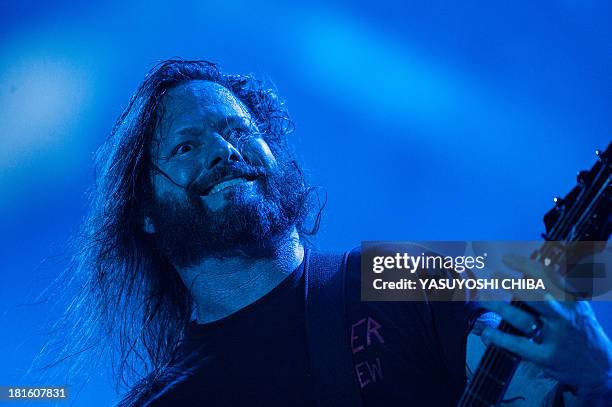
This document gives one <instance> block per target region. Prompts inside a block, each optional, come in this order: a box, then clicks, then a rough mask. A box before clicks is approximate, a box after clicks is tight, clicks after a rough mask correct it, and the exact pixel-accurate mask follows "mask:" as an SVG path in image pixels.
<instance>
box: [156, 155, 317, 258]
mask: <svg viewBox="0 0 612 407" xmlns="http://www.w3.org/2000/svg"><path fill="white" fill-rule="evenodd" d="M255 182H256V183H257V185H256V188H255V189H256V191H257V193H256V194H254V195H249V196H245V194H244V193H242V192H241V191H240V190H239V189H237V190H235V191H228V192H227V193H226V200H227V203H226V205H225V206H224V208H223V209H221V210H219V211H216V212H212V211H211V210H210V209H209V208H208V207H207V206H206V205H205V204H204V203H203V202H202V201H201V199H200V197H199V195H192V194H190V195H189V199H188V201H180V202H179V201H176V200H159V199H158V200H157V202H156V203H155V204H154V205H153V208H151V209H152V218H153V220H154V222H155V226H156V233H155V235H154V236H155V240H156V245H157V247H158V249H159V250H161V252H162V253H163V254H164V256H165V257H166V259H167V260H168V261H169V262H171V263H172V264H174V265H175V266H177V267H189V266H193V265H195V264H197V263H198V262H199V261H200V260H201V259H202V258H203V257H206V256H212V257H227V256H230V255H232V254H234V253H236V252H238V251H239V252H241V253H243V254H247V255H249V256H251V257H266V256H268V255H270V254H271V251H273V250H274V247H275V243H276V240H277V239H278V238H279V237H282V236H286V235H287V234H288V233H290V231H291V229H292V228H293V227H294V226H296V223H297V222H299V221H300V220H301V219H302V217H303V215H304V214H305V211H306V208H305V207H304V204H305V201H306V200H305V195H306V190H305V186H304V182H303V179H302V176H301V174H300V173H299V171H298V169H297V167H296V166H295V165H294V164H293V162H289V163H285V164H283V165H279V166H278V167H277V169H276V170H266V171H265V173H264V174H263V176H261V177H259V178H258V179H257V180H256V181H255Z"/></svg>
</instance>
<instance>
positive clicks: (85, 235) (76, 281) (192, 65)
mask: <svg viewBox="0 0 612 407" xmlns="http://www.w3.org/2000/svg"><path fill="white" fill-rule="evenodd" d="M190 80H207V81H212V82H215V83H218V84H220V85H222V86H224V87H226V88H227V89H229V90H230V91H232V92H233V93H234V94H235V95H236V97H237V98H239V99H240V100H241V101H242V102H243V103H244V104H245V105H246V107H247V108H248V109H249V110H250V113H251V115H252V117H253V118H254V119H255V120H256V124H257V126H258V128H259V131H260V132H261V133H262V134H263V137H264V138H265V139H266V141H267V142H268V144H269V145H270V148H271V149H272V151H273V152H282V153H283V154H287V151H288V146H287V144H286V136H287V135H288V134H289V133H290V132H291V131H292V130H293V123H292V121H291V119H290V117H289V114H288V112H287V109H286V107H285V105H284V103H283V101H282V100H281V99H280V98H279V97H278V96H277V93H276V91H275V89H274V88H273V87H272V86H271V85H269V84H267V83H264V82H262V81H260V80H257V79H255V78H254V77H252V76H247V75H228V74H224V73H222V72H221V70H220V69H219V67H218V66H217V65H216V64H214V63H210V62H207V61H186V60H182V59H172V60H168V61H164V62H162V63H160V64H158V65H157V66H155V67H154V68H153V69H152V70H151V71H150V72H149V73H148V74H147V76H146V77H145V80H144V82H143V83H142V85H141V86H140V87H139V88H138V90H137V91H136V92H135V94H134V95H133V96H132V98H131V100H130V102H129V104H128V106H127V107H126V108H125V110H124V111H123V113H122V114H121V116H120V117H119V119H118V120H117V122H116V123H115V125H114V126H113V128H112V131H111V133H110V135H109V137H108V138H107V140H106V141H105V142H104V144H103V145H102V146H101V147H100V148H99V150H98V151H97V152H96V154H95V169H96V174H95V184H94V185H93V188H92V190H91V192H90V202H89V205H90V210H89V214H88V216H87V218H86V219H85V221H84V222H83V226H82V230H81V231H80V233H79V235H78V236H77V237H76V239H75V240H74V249H75V255H74V257H73V261H72V266H71V267H70V268H68V269H67V270H66V272H65V273H64V274H63V275H62V276H61V277H60V278H59V279H58V283H59V284H60V285H61V286H62V287H58V288H60V289H62V290H64V289H66V286H72V287H75V288H76V296H74V297H72V299H71V301H70V302H69V304H68V306H67V310H66V312H65V315H64V318H63V319H62V320H61V321H60V322H59V323H58V326H57V327H58V328H63V329H62V332H63V335H65V336H66V337H67V338H68V342H67V344H66V345H65V346H62V347H61V349H60V351H59V358H57V359H56V362H57V361H61V360H64V359H70V360H71V361H72V362H73V363H71V366H72V368H71V373H72V374H78V373H79V372H80V370H79V369H82V367H83V366H82V363H79V362H82V361H84V360H90V359H89V358H86V356H85V354H86V353H88V352H85V351H86V350H93V349H97V353H96V354H97V355H98V357H99V358H100V357H102V356H103V355H106V354H107V353H106V352H110V356H111V357H112V360H113V369H114V373H115V377H116V379H117V384H118V385H122V384H123V385H126V386H128V387H132V388H133V391H132V393H133V394H137V393H138V388H137V387H138V385H137V386H135V387H134V386H133V383H134V381H135V380H137V379H142V377H155V376H156V375H158V374H160V372H162V371H163V369H164V368H165V367H166V366H167V365H168V363H169V362H170V360H171V358H172V355H173V353H174V352H175V351H176V350H177V347H178V345H179V342H180V340H181V339H182V337H183V335H184V332H185V329H186V327H187V325H188V323H189V321H190V319H191V317H192V311H193V308H192V298H191V296H190V294H189V292H188V290H187V289H186V287H185V286H184V284H183V282H182V280H181V279H180V277H179V276H178V273H176V272H175V271H174V269H173V268H172V266H171V265H170V264H169V263H168V262H167V261H166V260H165V259H164V258H162V257H161V256H160V255H159V254H158V253H157V252H156V251H155V250H154V249H153V248H152V247H151V245H150V243H149V240H147V239H146V236H145V234H144V233H143V231H142V227H141V220H142V210H143V202H145V201H146V199H147V198H148V193H147V185H148V184H149V182H150V173H149V171H150V166H149V165H148V164H149V157H148V150H149V149H148V145H149V143H150V142H151V139H152V135H153V132H154V129H155V126H156V125H157V122H158V120H159V116H160V113H159V111H160V102H161V99H162V97H163V96H164V94H165V93H166V92H167V91H168V90H169V89H170V88H172V87H175V86H177V85H178V84H180V83H183V82H186V81H190ZM294 164H295V161H294ZM295 165H296V167H297V164H295ZM298 171H299V168H298ZM306 190H308V188H307V189H306ZM305 201H306V197H304V202H305ZM305 205H306V204H305ZM305 212H307V211H305ZM305 218H306V217H305V216H303V217H301V218H300V219H296V224H297V227H298V231H299V232H300V235H301V236H302V237H303V236H305V235H309V234H313V233H315V232H316V229H317V228H318V223H319V219H320V212H319V213H318V214H317V216H316V219H315V221H314V226H313V227H312V228H311V229H310V230H305V227H304V223H305ZM309 223H310V222H309ZM66 329H67V330H66ZM54 363H55V362H54ZM88 368H90V367H89V366H88ZM140 383H142V381H141V382H140ZM141 386H142V384H141Z"/></svg>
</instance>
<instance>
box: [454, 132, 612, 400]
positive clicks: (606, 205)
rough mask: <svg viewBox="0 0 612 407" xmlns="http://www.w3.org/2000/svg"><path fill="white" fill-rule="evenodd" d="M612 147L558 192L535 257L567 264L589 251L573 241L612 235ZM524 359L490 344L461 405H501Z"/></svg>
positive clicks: (503, 324) (511, 329)
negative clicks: (570, 186) (571, 184)
mask: <svg viewBox="0 0 612 407" xmlns="http://www.w3.org/2000/svg"><path fill="white" fill-rule="evenodd" d="M611 150H612V144H610V145H608V148H607V149H606V150H605V151H599V150H598V151H596V154H597V162H596V163H595V165H594V166H593V167H592V168H591V170H589V171H581V172H579V173H578V177H577V178H578V184H577V185H576V186H575V187H574V188H573V189H572V190H571V191H570V192H569V193H568V194H567V195H566V196H565V197H564V198H563V199H560V198H555V200H554V201H555V207H554V208H552V209H551V210H550V211H549V212H547V213H546V215H545V216H544V225H545V229H546V232H545V233H544V234H542V237H543V238H544V242H543V244H542V246H541V247H540V248H539V249H538V250H536V251H534V253H533V254H532V255H531V258H532V259H535V260H537V261H539V262H541V263H543V264H546V266H549V265H552V266H558V267H559V268H561V269H563V267H561V266H562V265H564V264H576V263H578V262H579V261H580V259H581V258H583V257H584V256H585V255H587V254H588V253H583V252H581V251H580V250H572V247H573V246H580V245H579V244H577V243H576V242H580V241H597V242H606V241H607V240H608V238H609V237H610V232H611V229H612V222H611V216H612V211H611V209H612V193H611V191H612V186H611V185H610V179H611V178H612V163H611V158H612V157H611V156H610V155H611V154H612V151H611ZM600 246H601V245H600ZM604 246H605V245H604ZM560 248H562V250H560ZM601 248H603V247H601ZM590 254H592V252H591V253H590ZM570 257H571V258H570ZM587 291H588V290H587ZM588 296H589V293H588V292H585V291H584V290H581V291H580V292H576V291H575V292H573V293H571V297H572V298H578V299H580V298H585V297H588ZM512 304H513V305H514V306H516V307H518V308H519V309H522V310H524V311H526V312H529V313H531V314H533V315H536V316H537V314H536V313H535V311H533V310H532V309H531V308H530V307H528V306H527V305H526V304H525V303H523V302H520V301H517V300H515V301H512ZM498 329H499V330H501V331H502V332H506V333H510V334H512V335H521V336H524V335H523V334H522V333H521V332H520V331H519V330H518V329H516V328H514V327H513V326H511V325H510V324H508V323H506V322H505V321H502V322H501V324H500V325H499V327H498ZM519 362H520V357H519V356H517V355H516V354H514V353H512V352H509V351H507V350H505V349H501V348H499V347H497V346H495V345H489V346H488V347H487V350H486V351H485V354H484V356H483V357H482V359H481V361H480V363H479V365H478V368H477V369H476V372H475V373H474V376H473V378H472V380H471V381H470V383H469V384H468V385H467V387H466V389H465V390H464V392H463V395H462V397H461V399H460V400H459V404H458V406H459V407H468V406H473V407H478V406H488V407H492V406H499V405H500V403H501V401H502V399H503V396H504V393H505V392H506V390H507V388H508V384H509V383H510V380H511V379H512V376H513V375H514V372H515V371H516V369H517V367H518V364H519Z"/></svg>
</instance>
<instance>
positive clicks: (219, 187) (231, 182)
mask: <svg viewBox="0 0 612 407" xmlns="http://www.w3.org/2000/svg"><path fill="white" fill-rule="evenodd" d="M254 179H255V178H253V177H238V178H232V179H228V180H224V181H221V182H219V183H217V184H215V185H213V186H212V187H210V188H209V189H208V191H206V193H205V194H204V195H205V196H207V195H213V194H216V193H217V192H221V191H223V190H224V189H227V188H231V187H233V186H236V185H240V184H244V183H247V182H250V181H253V180H254Z"/></svg>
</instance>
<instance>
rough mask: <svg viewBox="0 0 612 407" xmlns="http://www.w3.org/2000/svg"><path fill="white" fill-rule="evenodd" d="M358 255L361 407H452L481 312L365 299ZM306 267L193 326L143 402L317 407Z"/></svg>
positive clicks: (350, 268) (354, 297)
mask: <svg viewBox="0 0 612 407" xmlns="http://www.w3.org/2000/svg"><path fill="white" fill-rule="evenodd" d="M360 281H361V278H360V251H359V249H355V250H353V251H351V253H350V255H349V257H348V262H347V298H346V300H347V315H348V319H349V320H348V321H347V323H348V329H349V335H350V336H349V337H350V346H351V351H352V354H353V362H354V373H355V377H356V379H357V382H358V383H359V386H360V388H361V394H362V398H363V404H364V406H425V405H427V406H454V405H456V403H457V401H458V399H459V397H460V395H461V392H462V390H463V387H464V386H465V345H466V338H467V335H468V333H469V329H470V328H471V324H472V322H473V320H474V319H475V318H476V317H477V315H478V311H477V310H476V308H475V307H474V306H472V305H471V304H469V303H462V302H452V303H450V302H449V303H446V302H444V303H443V302H427V301H422V302H382V301H381V302H362V301H361V299H360ZM304 310H305V301H304V266H303V264H302V265H300V266H299V267H298V268H297V269H296V270H295V271H294V272H293V273H292V274H290V275H289V276H288V277H287V278H285V280H283V281H282V282H281V283H280V284H279V285H278V286H277V287H275V288H274V289H273V290H272V291H270V292H269V293H268V294H266V295H265V296H264V297H262V298H260V299H259V300H257V301H255V302H254V303H252V304H250V305H248V306H246V307H244V308H243V309H241V310H239V311H238V312H236V313H234V314H232V315H229V316H227V317H225V318H223V319H221V320H218V321H215V322H211V323H208V324H202V325H198V324H195V323H194V324H193V325H192V326H191V327H190V329H189V331H188V333H187V335H186V339H185V341H184V343H183V344H182V346H181V348H180V352H179V353H178V355H177V357H176V360H177V362H176V363H175V364H174V365H173V366H172V367H171V368H169V369H168V370H167V372H165V373H164V375H163V378H162V380H160V383H158V385H157V386H152V387H151V391H150V392H149V394H147V395H146V396H145V397H144V398H145V399H146V401H141V402H139V403H137V404H138V405H151V406H156V407H157V406H180V405H189V406H199V405H201V406H244V405H249V406H277V405H278V406H281V405H282V406H313V405H315V403H314V400H313V381H312V376H311V375H312V374H316V372H311V371H310V368H309V363H308V349H307V339H306V321H305V312H304Z"/></svg>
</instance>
